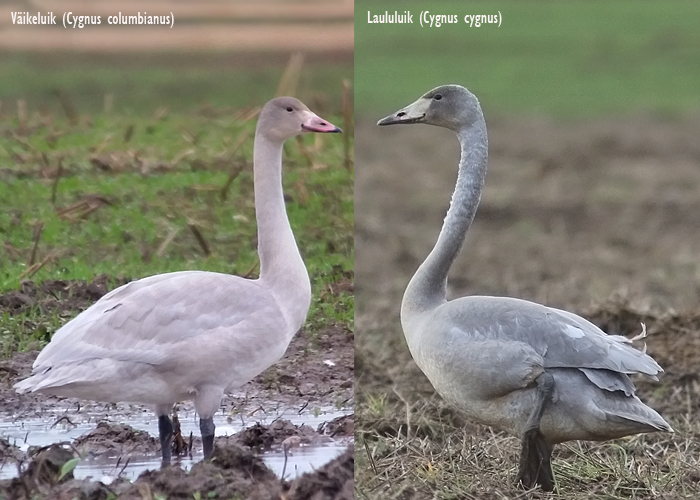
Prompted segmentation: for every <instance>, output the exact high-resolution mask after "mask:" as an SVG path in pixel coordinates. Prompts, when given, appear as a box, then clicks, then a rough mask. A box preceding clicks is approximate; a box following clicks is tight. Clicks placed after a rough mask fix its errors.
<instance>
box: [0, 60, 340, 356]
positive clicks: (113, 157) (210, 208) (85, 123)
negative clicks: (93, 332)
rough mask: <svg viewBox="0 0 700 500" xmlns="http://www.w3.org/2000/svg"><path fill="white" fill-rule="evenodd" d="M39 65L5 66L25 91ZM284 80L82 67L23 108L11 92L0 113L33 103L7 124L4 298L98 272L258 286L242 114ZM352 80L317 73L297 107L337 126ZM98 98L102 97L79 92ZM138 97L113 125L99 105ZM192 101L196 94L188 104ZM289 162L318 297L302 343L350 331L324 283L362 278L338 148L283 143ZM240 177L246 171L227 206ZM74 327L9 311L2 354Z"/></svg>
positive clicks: (39, 89)
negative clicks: (188, 272) (251, 85)
mask: <svg viewBox="0 0 700 500" xmlns="http://www.w3.org/2000/svg"><path fill="white" fill-rule="evenodd" d="M31 64H33V63H31ZM31 64H30V62H28V61H27V60H23V61H19V62H17V60H15V62H10V63H8V62H7V61H4V62H3V63H0V66H3V67H4V68H7V67H8V65H9V67H16V68H19V69H17V73H16V74H15V75H20V76H18V77H17V79H18V80H19V81H20V82H27V81H29V80H30V76H29V75H30V73H29V72H28V71H29V68H30V67H34V66H32V65H31ZM13 65H14V66H13ZM283 69H284V67H283V66H282V67H279V68H275V69H263V70H262V71H260V70H251V71H249V72H248V73H247V74H245V75H243V72H240V76H239V77H238V79H237V80H233V81H231V80H228V81H227V80H226V78H225V77H226V76H231V75H232V74H233V72H232V71H231V70H230V69H228V70H226V71H225V72H224V71H223V70H212V71H208V72H207V71H205V70H204V69H201V68H200V69H194V70H192V71H191V72H190V73H187V72H185V73H184V74H185V75H188V74H189V77H191V78H190V79H189V80H188V78H189V77H187V76H186V78H184V79H185V80H187V81H186V82H184V83H183V82H182V81H179V80H178V79H177V78H176V75H177V74H178V71H179V70H178V68H171V69H159V70H153V69H144V68H138V67H136V68H130V69H128V70H127V69H124V68H121V69H120V68H118V67H114V68H108V67H106V66H104V65H102V64H97V65H96V66H89V65H85V64H77V65H76V66H74V67H71V68H56V67H50V68H43V69H42V68H36V71H37V72H39V73H40V74H42V75H43V76H42V78H44V79H43V80H41V81H36V82H34V83H33V85H30V86H28V87H27V90H26V93H22V92H21V86H19V84H17V85H18V86H16V87H10V88H8V86H5V87H3V88H4V90H3V92H4V94H3V95H2V99H3V100H4V101H5V102H11V101H12V100H13V99H15V98H18V97H21V98H24V99H25V100H26V101H27V108H28V112H27V117H26V123H20V121H19V118H18V117H17V116H16V115H15V113H14V112H8V111H7V109H8V107H5V108H4V113H3V115H2V119H1V120H0V131H1V133H0V206H2V207H3V210H2V211H0V245H2V247H3V251H2V252H0V294H2V293H4V292H8V291H11V290H16V289H17V288H18V286H19V284H20V281H21V280H23V279H31V280H33V281H35V282H43V281H45V280H49V279H63V280H88V281H90V280H92V279H93V278H94V277H95V276H97V275H100V274H103V273H104V274H107V275H109V276H110V277H111V278H113V279H114V280H124V279H135V278H139V277H143V276H148V275H152V274H157V273H163V272H169V271H176V270H185V269H200V270H209V271H218V272H225V273H233V274H239V275H245V274H247V273H250V274H251V275H253V276H255V275H257V267H256V266H257V252H256V227H255V213H254V201H253V181H252V178H253V174H252V149H253V132H254V128H255V124H256V119H255V117H250V116H249V117H248V119H245V113H246V111H245V108H244V105H245V106H247V107H248V110H250V108H251V107H252V106H260V105H262V104H264V102H265V101H266V100H267V99H269V98H271V97H272V96H273V95H274V91H275V89H276V86H277V82H278V81H279V76H280V75H281V73H282V70H283ZM0 74H3V76H2V77H0V80H4V83H7V82H8V81H9V80H12V74H10V75H9V76H8V74H7V73H3V72H2V71H0ZM142 77H143V78H142ZM343 77H345V78H351V77H352V67H351V66H347V65H345V66H343V65H340V64H339V65H337V66H335V67H330V68H322V67H318V68H316V69H311V70H309V72H308V73H307V72H303V73H302V77H301V83H300V92H299V95H301V97H302V98H308V99H310V100H311V101H314V99H316V101H317V102H316V104H317V105H316V107H315V110H316V111H317V112H318V113H319V114H320V115H322V116H324V117H326V118H328V119H329V120H331V121H333V122H335V123H338V124H339V125H341V126H342V124H343V119H342V117H341V115H340V111H341V110H340V105H339V102H340V95H341V81H342V78H343ZM315 78H318V79H320V80H322V82H323V83H322V84H315V83H314V79H315ZM258 80H259V81H260V82H261V83H260V85H259V86H258V87H259V91H258V92H257V93H255V94H254V95H251V96H249V97H250V99H249V100H246V94H245V93H243V92H241V89H242V88H245V86H241V85H242V84H241V82H243V81H258ZM86 82H87V83H86ZM168 82H170V83H168ZM202 82H203V84H202V85H200V83H202ZM262 82H264V83H262ZM88 83H89V85H91V86H92V87H91V88H93V91H91V92H87V93H83V90H84V89H85V88H87V87H84V86H83V85H88ZM53 85H55V86H56V88H60V89H61V90H62V91H63V92H65V93H66V94H67V95H69V96H70V98H71V99H72V101H73V104H72V105H73V106H74V107H75V110H76V113H75V116H74V119H75V121H74V122H73V123H70V120H68V119H67V118H66V115H67V114H69V113H65V112H64V109H63V108H64V106H62V105H61V104H60V103H59V102H58V99H57V97H56V96H54V95H53V94H52V93H51V92H52V86H53ZM167 85H170V86H171V88H169V89H164V86H167ZM128 86H133V87H137V88H138V89H139V93H138V94H135V95H132V96H130V97H129V99H130V100H128V101H126V102H122V103H121V104H122V105H120V101H119V99H118V98H116V97H115V104H114V108H113V110H112V111H111V112H109V113H105V112H104V110H102V108H101V106H102V104H103V97H102V94H103V93H105V92H112V93H114V94H115V95H118V94H119V92H121V91H123V90H124V89H126V88H127V87H128ZM188 87H192V88H197V89H198V91H197V92H196V93H195V94H194V95H189V96H187V98H184V97H182V96H183V94H182V92H184V91H185V89H186V88H188ZM234 96H237V97H236V98H234ZM314 96H316V97H314ZM202 103H207V106H206V107H202V106H201V104H202ZM319 103H320V104H319ZM42 104H43V105H45V106H42ZM309 104H310V105H311V106H312V107H314V106H313V104H314V103H313V102H309ZM319 107H321V108H322V109H319ZM93 109H94V112H89V111H90V110H93ZM347 132H348V133H349V134H352V131H351V130H348V131H347ZM238 143H240V146H239V145H238ZM285 151H286V154H285V172H284V183H285V193H286V195H287V197H288V203H287V208H288V212H289V217H290V221H291V224H292V226H293V228H294V230H295V234H296V237H297V240H298V243H299V247H300V250H301V252H302V255H303V256H304V259H305V261H306V264H307V268H308V270H309V274H310V275H311V279H312V284H313V287H314V300H313V304H312V310H311V313H310V315H309V320H308V323H307V328H310V329H311V330H312V331H317V330H320V329H322V328H324V327H325V326H327V325H328V324H333V323H334V322H335V323H338V324H342V325H345V326H347V327H348V328H350V329H352V322H353V299H352V294H348V293H341V294H330V293H327V285H328V284H329V283H334V282H335V281H337V280H339V279H341V278H342V276H343V275H344V274H347V273H352V270H353V259H354V253H353V252H354V250H353V172H352V170H348V169H346V168H345V167H344V166H343V159H344V147H343V137H341V136H337V135H333V136H323V137H321V136H318V137H316V136H311V135H309V136H305V137H303V138H301V139H300V140H299V141H294V140H290V141H288V143H287V144H286V146H285ZM59 165H61V168H62V173H61V175H60V177H59V178H58V181H57V182H56V181H55V179H56V171H57V168H58V166H59ZM232 171H240V172H239V173H238V175H237V176H236V177H235V179H234V180H233V182H232V184H231V185H230V187H229V188H228V190H227V197H226V199H225V200H224V199H222V196H221V192H222V188H223V187H224V186H225V185H226V183H227V180H228V178H229V174H230V173H231V172H232ZM54 190H55V200H54V201H53V202H52V196H53V192H54ZM80 202H83V204H82V205H76V204H79V203H80ZM91 203H92V205H91ZM72 206H73V210H69V211H68V212H66V213H63V210H64V209H67V208H69V207H72ZM38 225H41V227H42V231H41V235H40V238H39V239H38V244H37V246H36V252H35V256H34V259H32V249H33V247H34V241H33V240H34V231H35V228H36V227H37V226H38ZM192 227H194V228H195V229H196V230H197V231H198V232H199V234H200V235H201V237H202V239H203V240H204V242H205V244H206V247H207V248H208V251H209V255H206V254H205V250H204V246H203V245H202V243H200V242H199V241H198V238H197V236H196V234H195V232H196V231H194V230H192ZM42 263H43V265H42V266H37V264H42ZM32 264H34V265H35V267H39V269H38V270H37V269H32ZM344 279H347V277H345V278H344ZM65 319H66V318H58V317H47V316H46V315H45V314H43V312H42V311H40V310H35V311H31V312H29V313H27V314H23V315H20V316H17V315H13V314H9V313H7V312H4V313H2V312H0V352H2V353H4V354H6V355H7V354H10V353H11V352H13V351H14V350H16V349H23V348H25V347H26V346H27V339H30V340H31V338H33V336H34V335H35V332H36V331H37V325H38V324H41V325H43V327H42V328H40V329H39V330H40V331H39V336H40V338H41V339H42V340H45V339H47V338H48V337H49V334H50V333H51V332H52V331H53V330H55V328H56V327H57V326H59V325H60V324H61V323H63V322H65ZM33 347H37V346H36V345H33Z"/></svg>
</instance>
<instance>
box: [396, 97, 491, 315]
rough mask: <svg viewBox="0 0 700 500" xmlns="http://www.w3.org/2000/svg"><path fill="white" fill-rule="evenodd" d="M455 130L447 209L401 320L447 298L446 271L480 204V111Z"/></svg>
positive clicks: (483, 141) (484, 143) (484, 147)
mask: <svg viewBox="0 0 700 500" xmlns="http://www.w3.org/2000/svg"><path fill="white" fill-rule="evenodd" d="M456 134H457V137H458V139H459V143H460V146H461V151H462V153H461V158H460V162H459V173H458V175H457V183H456V186H455V190H454V193H453V194H452V201H451V203H450V209H449V210H448V211H447V216H446V217H445V222H444V223H443V225H442V230H441V231H440V235H439V236H438V240H437V243H436V244H435V247H434V248H433V250H432V251H431V252H430V254H429V255H428V257H427V258H426V259H425V261H424V262H423V263H422V264H421V265H420V267H419V268H418V270H417V271H416V274H414V275H413V278H411V281H410V283H409V284H408V287H407V288H406V292H405V293H404V297H403V302H402V305H401V316H402V320H407V319H408V316H410V315H411V314H414V313H421V312H425V311H427V310H430V309H433V308H435V307H437V306H439V305H440V304H442V303H444V302H445V301H446V286H447V273H448V272H449V270H450V266H451V265H452V263H453V262H454V260H455V259H456V258H457V256H458V255H459V253H460V251H461V250H462V246H463V244H464V238H465V236H466V234H467V230H468V229H469V226H470V225H471V223H472V221H473V220H474V214H475V213H476V209H477V206H478V205H479V199H480V197H481V190H482V188H483V185H484V180H485V178H486V165H487V160H488V140H487V134H486V122H485V121H484V117H483V115H482V114H481V111H480V110H479V114H478V116H477V119H476V120H475V121H474V122H473V123H472V124H470V125H469V126H466V127H464V128H461V129H459V130H457V131H456Z"/></svg>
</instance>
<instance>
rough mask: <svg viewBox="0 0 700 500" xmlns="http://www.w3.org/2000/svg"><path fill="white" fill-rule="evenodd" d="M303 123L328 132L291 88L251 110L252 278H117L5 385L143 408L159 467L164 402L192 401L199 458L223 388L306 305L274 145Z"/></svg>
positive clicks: (166, 424)
mask: <svg viewBox="0 0 700 500" xmlns="http://www.w3.org/2000/svg"><path fill="white" fill-rule="evenodd" d="M304 132H340V129H339V128H337V127H335V126H334V125H332V124H330V123H328V122H327V121H325V120H322V119H321V118H319V117H318V116H316V115H315V114H314V113H312V112H311V111H310V110H309V109H308V108H307V107H306V106H305V105H304V104H303V103H301V102H300V101H298V100H297V99H294V98H292V97H278V98H276V99H273V100H271V101H270V102H268V103H267V104H266V105H265V107H264V108H263V109H262V111H261V112H260V118H259V120H258V124H257V128H256V130H255V146H254V153H253V164H254V166H253V171H254V183H255V214H256V219H257V223H258V253H259V255H260V277H259V278H258V279H254V280H251V279H244V278H241V277H238V276H232V275H229V274H219V273H211V272H203V271H183V272H175V273H167V274H159V275H156V276H150V277H148V278H143V279H140V280H138V281H133V282H131V283H128V284H126V285H124V286H122V287H120V288H117V289H116V290H113V291H112V292H110V293H108V294H107V295H105V296H104V297H102V298H101V299H100V300H99V301H97V302H96V303H95V304H93V305H92V306H91V307H89V308H88V309H87V310H85V311H83V312H82V313H81V314H79V315H78V316H77V317H76V318H75V319H73V320H72V321H70V322H69V323H67V324H66V325H64V326H63V327H62V328H60V329H59V330H58V331H57V332H56V334H55V335H54V336H53V338H52V339H51V342H50V343H49V344H48V345H47V346H46V347H45V348H44V350H43V351H41V353H39V356H38V357H37V359H36V361H35V362H34V367H33V374H32V376H31V377H29V378H27V379H25V380H23V381H21V382H19V383H17V384H16V385H15V389H17V391H18V392H29V391H38V392H42V393H45V394H53V395H56V396H62V397H75V398H81V399H90V400H95V401H110V402H119V401H125V402H132V403H144V404H150V405H153V406H154V407H155V412H156V415H158V430H159V434H160V442H161V447H162V457H163V463H164V464H167V463H169V462H170V459H171V450H170V444H171V438H172V431H173V427H172V422H171V420H170V417H169V414H170V412H171V410H172V408H173V405H174V404H175V403H176V402H178V401H182V400H189V399H193V400H194V405H195V409H196V410H197V414H198V415H199V418H200V425H199V427H200V430H201V432H202V442H203V447H204V457H205V458H207V457H209V456H210V455H211V453H212V451H213V447H214V420H213V415H214V413H215V412H216V411H217V409H218V408H219V405H220V404H221V398H222V397H223V395H224V393H225V392H227V391H229V390H231V389H234V388H236V387H239V386H241V385H243V384H245V383H246V382H248V381H249V380H251V379H252V378H253V377H255V376H256V375H258V374H259V373H261V372H262V371H264V370H265V369H266V368H268V367H269V366H270V365H272V364H273V363H275V362H276V361H277V360H279V359H280V358H281V357H282V355H283V354H284V353H285V351H286V350H287V346H288V345H289V342H290V341H291V339H292V337H293V336H294V334H295V333H296V332H297V331H298V330H299V328H301V325H302V324H303V323H304V321H305V319H306V314H307V312H308V310H309V305H310V303H311V284H310V282H309V275H308V273H307V271H306V267H305V266H304V262H303V260H302V258H301V255H299V250H298V248H297V244H296V241H295V240H294V234H293V233H292V228H291V227H290V225H289V219H288V218H287V212H286V209H285V205H284V196H283V192H282V145H283V143H284V141H285V140H286V139H289V138H290V137H293V136H295V135H298V134H301V133H304Z"/></svg>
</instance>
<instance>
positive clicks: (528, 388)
mask: <svg viewBox="0 0 700 500" xmlns="http://www.w3.org/2000/svg"><path fill="white" fill-rule="evenodd" d="M408 123H426V124H430V125H437V126H439V127H445V128H448V129H450V130H452V131H453V132H454V133H456V134H457V138H458V139H459V143H460V145H461V151H462V152H461V160H460V163H459V173H458V176H457V184H456V187H455V190H454V194H453V195H452V202H451V204H450V208H449V210H448V212H447V216H446V217H445V221H444V224H443V226H442V230H441V231H440V235H439V237H438V240H437V243H436V244H435V247H434V248H433V250H432V251H431V252H430V254H429V255H428V257H427V258H426V259H425V262H423V263H422V264H421V265H420V267H419V268H418V270H417V271H416V273H415V275H414V276H413V278H412V279H411V280H410V282H409V284H408V287H407V288H406V292H405V294H404V296H403V302H402V304H401V326H402V328H403V331H404V335H405V337H406V342H407V343H408V347H409V350H410V351H411V355H412V356H413V359H414V360H415V362H416V364H417V365H418V366H419V367H420V369H421V370H422V371H423V373H425V375H426V376H427V377H428V379H429V380H430V382H431V383H432V385H433V387H434V388H435V390H436V391H437V392H438V393H439V394H440V395H441V396H442V397H443V398H444V399H445V400H447V401H448V402H450V403H452V404H453V405H455V406H456V407H458V408H459V409H460V410H462V411H463V412H464V413H465V414H466V415H467V416H468V417H470V418H471V419H473V420H475V421H477V422H480V423H483V424H486V425H491V426H493V427H496V428H499V429H502V430H504V431H507V432H509V433H511V434H514V435H516V436H519V437H520V438H521V440H522V451H521V455H520V464H519V470H518V475H517V480H518V482H519V483H521V484H523V485H524V486H525V487H528V488H530V487H533V486H535V485H536V484H539V485H541V487H542V488H543V489H545V490H552V489H553V488H554V477H553V474H552V468H551V453H552V447H553V445H555V444H557V443H561V442H564V441H569V440H578V439H581V440H606V439H613V438H618V437H622V436H626V435H629V434H636V433H643V432H654V431H669V432H672V429H671V427H670V426H669V425H668V423H666V421H664V419H663V418H661V416H660V415H659V414H658V413H656V412H655V411H654V410H652V409H651V408H649V407H648V406H646V405H645V404H644V403H642V402H641V401H640V400H639V398H637V397H636V396H635V394H634V392H635V388H634V385H633V384H632V382H631V380H630V378H629V376H628V375H629V374H633V373H641V374H644V375H646V376H649V377H651V378H654V379H656V376H657V374H658V373H659V372H661V371H663V370H662V369H661V367H660V366H659V365H658V364H657V363H656V361H654V360H653V359H652V358H651V357H650V356H648V355H647V354H645V353H644V352H642V351H639V350H637V349H635V348H633V347H631V346H630V343H631V340H628V339H626V338H624V337H621V336H617V335H606V334H605V333H604V332H603V331H602V330H600V329H599V328H598V327H596V326H595V325H594V324H592V323H590V322H589V321H587V320H585V319H583V318H581V317H579V316H577V315H575V314H572V313H570V312H566V311H562V310H559V309H553V308H551V307H546V306H543V305H540V304H536V303H533V302H528V301H525V300H518V299H513V298H505V297H482V296H473V297H462V298H459V299H456V300H451V301H447V300H446V296H445V288H446V284H447V273H448V271H449V269H450V266H451V265H452V263H453V261H454V260H455V258H456V257H457V255H458V254H459V253H460V250H461V249H462V244H463V242H464V238H465V236H466V233H467V230H468V229H469V226H470V225H471V222H472V220H473V218H474V214H475V213H476V208H477V205H478V204H479V198H480V196H481V190H482V186H483V184H484V178H485V176H486V163H487V157H488V145H487V136H486V122H485V121H484V116H483V114H482V112H481V107H480V105H479V101H478V100H477V98H476V97H475V96H474V95H473V94H472V93H471V92H469V91H468V90H467V89H465V88H464V87H461V86H459V85H445V86H441V87H438V88H435V89H433V90H431V91H430V92H428V93H427V94H425V95H424V96H422V97H421V98H420V99H418V100H417V101H416V102H414V103H413V104H411V105H409V106H407V107H405V108H403V109H401V110H399V111H398V112H396V113H394V114H393V115H391V116H387V117H386V118H384V119H382V120H380V121H379V122H378V125H394V124H408ZM641 337H642V335H640V336H638V338H641ZM633 340H635V339H633Z"/></svg>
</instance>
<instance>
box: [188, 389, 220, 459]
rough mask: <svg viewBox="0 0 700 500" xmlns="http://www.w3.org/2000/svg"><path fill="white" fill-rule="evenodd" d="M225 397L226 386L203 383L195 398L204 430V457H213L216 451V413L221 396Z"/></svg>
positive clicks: (201, 426)
mask: <svg viewBox="0 0 700 500" xmlns="http://www.w3.org/2000/svg"><path fill="white" fill-rule="evenodd" d="M222 397H224V388H223V387H220V386H214V385H202V386H200V387H198V388H197V397H196V398H195V399H194V408H195V410H197V415H199V430H200V431H201V432H202V447H203V448H204V458H205V459H206V458H209V457H211V454H212V452H213V451H214V429H216V426H215V425H214V418H213V417H214V414H215V413H216V410H218V409H219V405H220V404H221V398H222Z"/></svg>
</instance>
